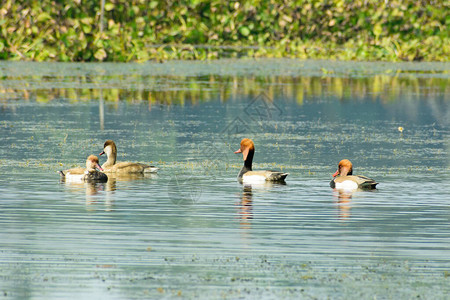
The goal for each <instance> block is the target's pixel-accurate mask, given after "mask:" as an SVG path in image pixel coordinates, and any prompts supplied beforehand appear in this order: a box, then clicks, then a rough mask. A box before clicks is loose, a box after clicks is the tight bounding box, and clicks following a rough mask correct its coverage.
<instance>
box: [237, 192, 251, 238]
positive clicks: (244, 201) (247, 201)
mask: <svg viewBox="0 0 450 300" xmlns="http://www.w3.org/2000/svg"><path fill="white" fill-rule="evenodd" d="M238 214H239V220H240V222H239V224H240V228H241V229H243V230H248V229H250V228H251V223H252V220H253V190H252V186H251V185H249V184H248V185H247V184H245V185H243V187H242V194H241V196H240V202H239V204H238Z"/></svg>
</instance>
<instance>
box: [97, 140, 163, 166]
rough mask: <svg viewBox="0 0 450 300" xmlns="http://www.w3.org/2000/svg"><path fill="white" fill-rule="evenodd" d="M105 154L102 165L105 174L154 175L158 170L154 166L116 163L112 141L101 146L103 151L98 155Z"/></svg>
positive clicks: (115, 150)
mask: <svg viewBox="0 0 450 300" xmlns="http://www.w3.org/2000/svg"><path fill="white" fill-rule="evenodd" d="M103 154H106V156H107V157H108V159H107V160H106V162H105V163H104V164H103V165H102V168H103V169H104V172H105V173H117V174H144V173H156V172H157V171H158V168H157V167H155V166H149V165H145V164H141V163H132V162H119V163H117V162H116V159H117V147H116V144H115V143H114V142H113V141H112V140H107V141H106V142H105V144H104V145H103V151H102V153H100V155H103Z"/></svg>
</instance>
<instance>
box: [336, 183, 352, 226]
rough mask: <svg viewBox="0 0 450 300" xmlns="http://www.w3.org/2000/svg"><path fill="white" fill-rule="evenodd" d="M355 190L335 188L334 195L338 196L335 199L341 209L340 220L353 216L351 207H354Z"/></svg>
mask: <svg viewBox="0 0 450 300" xmlns="http://www.w3.org/2000/svg"><path fill="white" fill-rule="evenodd" d="M353 193H355V191H348V190H342V189H333V196H334V197H335V198H337V200H336V201H335V203H336V206H337V208H338V210H339V219H340V220H348V219H350V216H351V212H350V210H351V207H352V202H351V200H352V197H353Z"/></svg>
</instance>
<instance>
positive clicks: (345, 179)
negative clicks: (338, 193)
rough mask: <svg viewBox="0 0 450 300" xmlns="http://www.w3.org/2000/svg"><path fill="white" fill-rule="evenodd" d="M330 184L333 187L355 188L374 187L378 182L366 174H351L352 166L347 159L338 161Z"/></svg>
mask: <svg viewBox="0 0 450 300" xmlns="http://www.w3.org/2000/svg"><path fill="white" fill-rule="evenodd" d="M333 177H334V178H333V179H332V180H331V182H330V186H331V187H332V188H333V189H334V188H336V189H343V190H356V189H369V190H372V189H375V188H376V185H377V184H378V182H376V181H375V180H373V179H370V178H368V177H366V176H361V175H353V166H352V163H351V162H350V161H349V160H348V159H343V160H341V161H340V162H339V165H338V169H337V171H336V173H334V174H333Z"/></svg>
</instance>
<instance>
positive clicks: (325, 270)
mask: <svg viewBox="0 0 450 300" xmlns="http://www.w3.org/2000/svg"><path fill="white" fill-rule="evenodd" d="M449 70H450V64H448V63H422V64H412V63H404V64H392V63H389V64H384V63H339V62H327V61H296V60H242V61H239V60H223V61H213V62H176V61H175V62H167V63H162V64H159V63H148V64H81V63H80V64H57V63H45V64H44V63H13V62H1V63H0V75H1V79H0V89H1V93H0V107H1V110H0V138H1V139H0V270H1V272H0V295H3V296H4V298H5V299H8V298H10V299H143V298H149V299H161V298H168V299H171V298H183V299H184V298H188V299H197V298H202V299H277V298H278V299H279V298H282V299H286V298H288V299H289V298H292V299H298V298H305V299H326V298H331V299H349V298H350V299H355V298H358V299H361V298H362V299H375V298H376V299H399V298H402V299H412V298H420V299H423V298H425V299H448V295H449V293H450V195H449V194H450V139H449V138H450V97H449V96H450V85H449V81H450V75H449ZM399 127H401V128H403V130H401V128H400V129H399ZM244 137H248V138H252V139H253V140H254V142H255V145H256V152H255V158H254V169H262V168H270V169H281V170H283V171H286V172H289V173H290V175H289V176H288V177H287V182H286V185H271V186H270V185H264V186H243V185H241V184H239V183H238V182H237V180H236V176H237V173H238V172H239V169H240V168H241V166H242V163H243V161H242V156H240V155H235V154H233V152H234V151H235V150H237V149H238V148H239V142H240V140H241V139H242V138H244ZM107 139H113V140H114V141H115V142H116V144H117V146H118V156H119V157H118V159H119V160H120V161H139V162H144V163H152V164H155V165H157V166H158V167H160V171H159V172H158V174H157V175H155V176H151V177H137V178H112V177H110V180H109V181H108V182H107V183H105V184H87V183H86V184H68V183H67V184H65V183H62V182H60V180H59V175H58V174H57V171H58V170H62V169H66V168H70V167H73V166H82V165H84V161H85V159H86V157H87V156H88V155H89V154H96V155H98V154H99V153H100V152H101V151H102V147H103V143H104V142H105V140H107ZM343 158H348V159H350V160H351V161H352V162H353V164H354V173H357V174H362V175H366V176H369V177H372V178H374V179H376V180H377V181H378V182H379V183H380V184H379V186H378V190H376V191H373V192H368V191H358V192H355V193H354V194H352V195H348V194H339V193H338V192H336V191H333V190H332V189H331V188H330V187H329V181H330V179H331V175H332V174H333V173H334V172H335V171H336V168H337V163H338V162H339V160H340V159H343ZM100 161H101V162H104V161H105V158H104V157H101V158H100Z"/></svg>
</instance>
